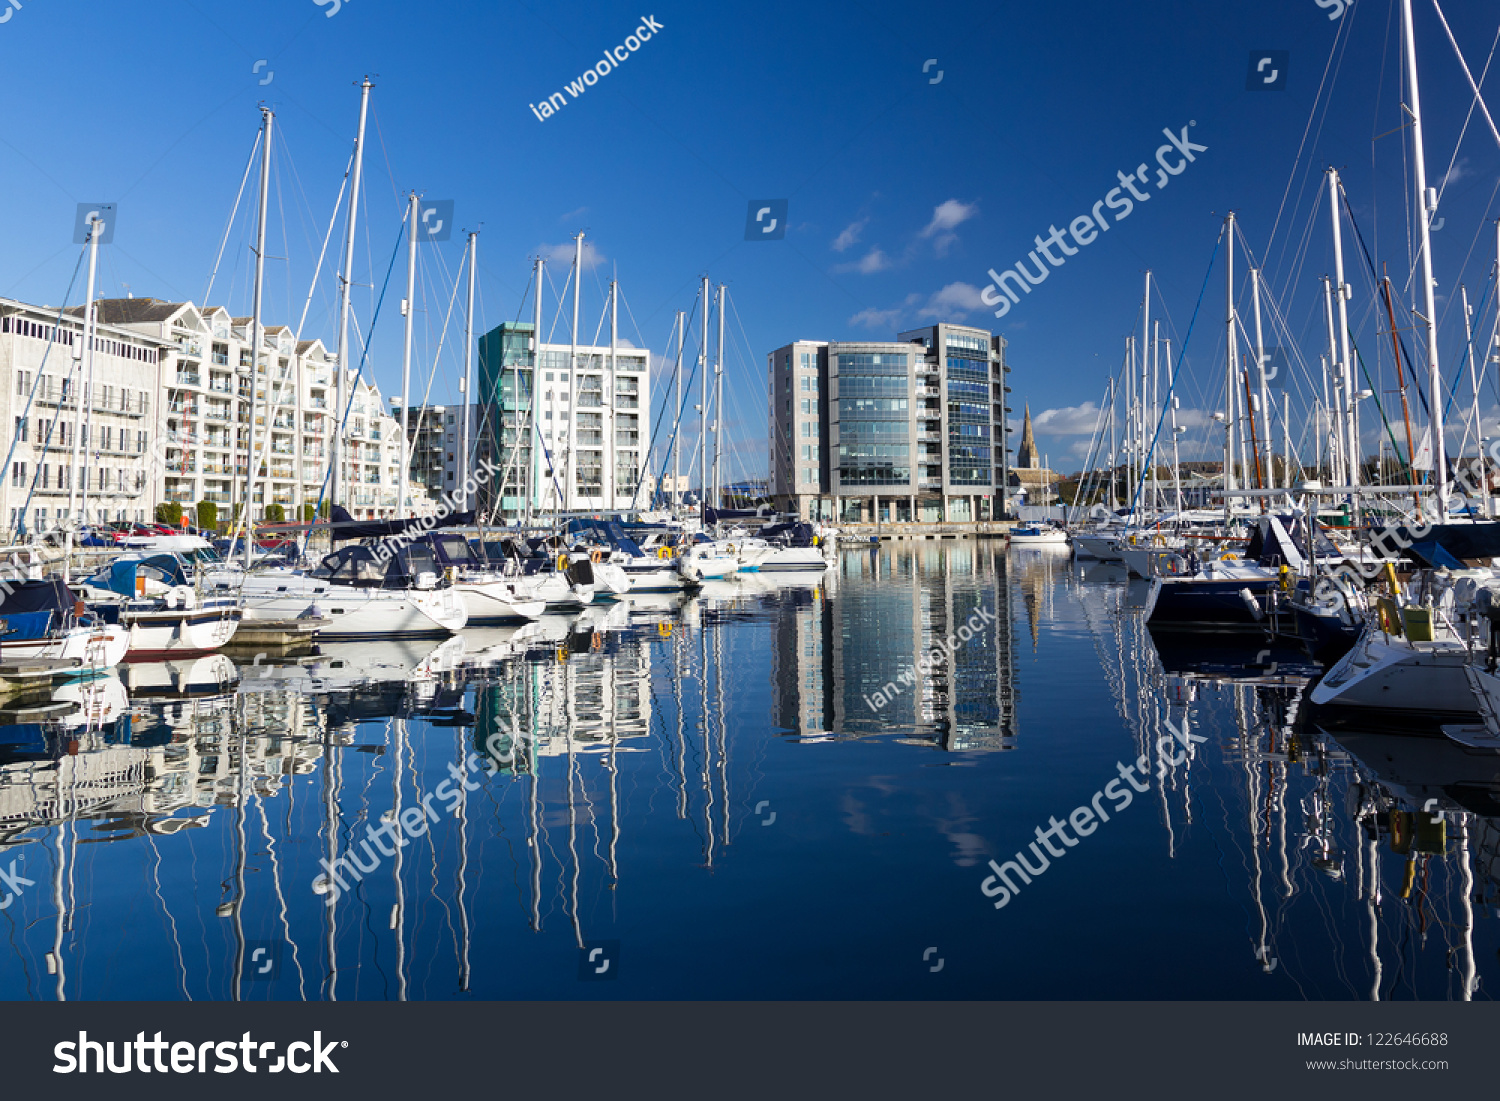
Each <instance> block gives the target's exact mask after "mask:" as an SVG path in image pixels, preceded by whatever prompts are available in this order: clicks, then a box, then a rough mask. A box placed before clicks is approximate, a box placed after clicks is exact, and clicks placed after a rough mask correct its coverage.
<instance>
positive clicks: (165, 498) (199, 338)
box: [0, 298, 431, 531]
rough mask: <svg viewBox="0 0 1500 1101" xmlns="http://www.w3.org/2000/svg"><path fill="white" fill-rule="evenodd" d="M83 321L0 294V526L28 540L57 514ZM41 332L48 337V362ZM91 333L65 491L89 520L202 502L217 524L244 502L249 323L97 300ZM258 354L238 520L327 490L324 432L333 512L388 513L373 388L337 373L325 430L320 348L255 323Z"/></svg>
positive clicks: (388, 471)
mask: <svg viewBox="0 0 1500 1101" xmlns="http://www.w3.org/2000/svg"><path fill="white" fill-rule="evenodd" d="M83 314H84V308H83V307H81V306H79V307H74V308H72V309H70V310H68V311H67V313H66V314H65V315H64V317H63V320H62V322H61V324H60V325H56V320H57V314H56V311H55V310H48V309H46V308H43V307H35V306H28V305H26V304H24V303H19V302H10V301H5V300H0V386H3V390H4V393H5V395H6V399H5V400H6V402H7V404H8V406H9V408H8V409H7V410H6V414H7V415H6V417H5V420H4V422H3V423H4V424H6V425H9V426H10V429H11V433H10V436H9V437H8V439H7V445H8V446H9V447H10V449H11V450H12V452H13V453H12V457H11V460H10V469H9V470H8V471H7V474H6V477H5V485H4V493H5V499H4V500H3V501H0V517H3V518H4V519H5V520H6V522H7V523H8V524H9V527H10V529H11V530H12V531H14V530H16V528H17V525H18V524H19V523H20V521H21V520H22V519H23V518H24V520H25V523H26V526H27V528H28V530H32V531H35V530H38V529H40V528H44V527H46V526H48V525H49V524H50V523H52V522H54V521H56V520H59V519H63V518H65V517H66V514H67V511H68V503H67V502H68V492H69V484H68V474H69V471H70V470H71V457H72V444H73V431H74V422H75V420H76V417H77V412H76V409H75V406H74V405H73V398H72V395H73V394H75V393H77V392H78V390H79V389H80V388H81V387H82V385H83V383H82V381H81V380H82V377H83V371H84V363H83V361H82V355H81V350H82V345H83V339H82V325H83ZM54 325H56V328H57V330H58V335H59V339H58V340H57V342H55V343H54V345H53V347H52V350H51V352H50V353H47V351H46V349H47V335H48V333H49V331H50V329H51V328H52V327H53V326H54ZM98 326H99V343H98V346H97V351H96V354H95V362H94V368H93V370H94V387H93V393H92V395H91V400H90V405H91V407H92V408H91V409H90V410H89V411H88V412H87V416H86V423H85V425H84V433H85V434H86V437H87V438H86V439H85V440H84V448H83V452H84V456H85V458H84V460H83V462H82V463H81V464H80V466H81V467H82V470H83V475H82V477H80V478H79V479H78V482H77V484H78V485H79V486H80V487H82V486H83V485H85V484H86V485H87V488H88V493H89V497H90V502H89V514H90V516H91V517H93V518H94V519H97V520H101V521H102V520H144V519H149V518H151V517H152V516H153V515H154V512H155V508H156V505H157V504H159V503H163V502H172V501H175V502H178V503H180V504H181V505H182V506H183V507H184V509H192V508H193V507H194V506H195V505H196V504H197V503H198V502H200V501H211V502H213V503H214V504H216V505H218V506H219V518H220V519H221V520H228V519H229V518H230V517H231V516H232V515H233V514H234V510H235V506H238V505H242V504H243V500H244V493H245V479H246V474H247V472H248V470H249V462H250V460H249V447H250V421H251V416H252V412H251V393H252V391H251V385H252V379H251V344H252V337H251V331H250V330H251V322H250V319H249V318H244V317H240V318H236V317H232V316H231V315H230V314H229V313H228V311H226V310H224V309H222V308H218V307H209V308H205V309H200V308H198V307H196V306H194V305H193V304H192V303H191V302H180V303H174V302H163V301H160V300H158V299H150V298H124V299H102V300H100V301H99V303H98ZM44 356H45V360H46V361H45V367H44V366H43V358H44ZM257 358H258V363H257V364H256V370H255V375H254V386H255V389H254V395H255V403H256V404H255V412H254V417H255V426H256V451H257V453H258V454H259V455H260V457H261V463H260V472H259V474H258V476H257V484H256V490H255V503H254V507H253V508H252V510H251V514H252V516H253V517H254V518H255V519H262V518H263V517H264V516H265V509H266V507H267V506H268V505H271V504H277V505H281V506H282V508H283V510H284V513H285V515H286V518H287V519H288V520H291V519H295V518H296V517H297V516H298V515H300V514H301V512H302V509H303V506H308V507H311V506H313V505H315V504H316V502H317V501H318V499H319V494H320V492H323V493H325V494H326V490H325V489H324V484H325V477H326V475H327V471H328V463H329V458H330V453H331V452H330V443H329V441H330V440H331V439H332V438H333V435H334V433H335V432H336V431H337V432H338V435H339V437H340V438H341V439H342V440H343V441H344V446H343V455H342V460H343V461H342V464H341V466H342V471H343V482H342V485H341V487H340V493H339V497H340V500H339V501H338V503H339V504H342V505H343V506H344V507H345V508H347V509H348V510H349V511H350V513H351V514H352V515H354V516H355V517H356V518H360V519H367V518H377V517H390V516H394V515H395V512H396V507H397V495H398V489H399V482H398V480H397V479H398V478H399V477H400V475H401V465H402V447H401V441H400V430H399V423H398V422H397V421H395V420H393V419H392V418H391V417H390V416H389V414H387V413H386V411H385V402H384V400H383V399H382V397H381V395H380V391H379V388H378V387H377V386H375V384H374V383H373V382H368V381H366V382H360V383H358V384H356V383H355V381H354V372H353V371H349V372H347V373H346V379H347V383H346V389H345V394H346V401H347V402H348V416H347V418H346V423H345V424H344V425H343V426H342V427H340V426H339V425H337V424H336V423H335V418H336V415H337V414H336V410H335V408H334V406H335V404H336V396H335V386H334V383H335V380H336V375H335V371H336V370H337V364H336V357H335V356H334V355H332V354H330V353H329V352H328V351H327V349H326V348H324V346H323V344H322V342H321V341H319V340H312V341H302V342H301V343H300V344H299V343H297V342H296V340H295V338H294V336H293V334H292V332H291V331H290V330H289V329H287V328H286V327H285V326H267V327H266V328H265V330H264V334H263V340H262V346H261V353H260V355H259V356H258V357H257ZM33 389H34V395H33V396H31V398H30V401H31V410H30V412H29V414H28V415H26V416H25V417H23V415H22V414H23V411H24V410H25V407H26V405H27V401H28V395H32V393H33ZM351 394H352V400H350V397H349V396H350V395H351ZM268 433H269V435H268ZM64 441H66V442H64ZM85 479H87V481H86V482H85ZM410 499H411V500H412V501H413V502H414V506H415V507H417V508H419V509H420V508H422V507H424V506H425V507H431V506H430V504H429V503H428V502H427V499H426V496H425V494H422V493H421V492H420V491H419V490H418V491H413V492H412V494H411V498H410ZM75 508H76V506H75ZM59 510H61V511H59Z"/></svg>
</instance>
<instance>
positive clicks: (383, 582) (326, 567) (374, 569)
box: [313, 543, 443, 589]
mask: <svg viewBox="0 0 1500 1101" xmlns="http://www.w3.org/2000/svg"><path fill="white" fill-rule="evenodd" d="M376 549H377V548H376V547H368V546H357V547H342V548H340V549H339V550H336V551H334V552H333V553H332V554H330V555H328V556H327V557H326V558H324V559H323V564H322V565H321V566H320V567H318V569H317V570H315V571H314V572H313V576H314V577H325V578H327V579H328V580H329V581H330V582H331V583H333V584H335V585H354V586H357V587H359V588H364V589H410V588H412V587H413V586H414V585H415V584H416V581H417V578H418V577H419V576H421V575H422V574H424V573H428V574H432V575H433V576H434V577H438V576H441V575H442V572H443V571H442V569H441V568H439V566H438V564H437V561H436V559H434V557H433V554H432V548H431V547H429V546H428V545H427V544H426V543H413V544H411V545H410V546H406V547H401V548H400V549H398V550H397V551H395V552H394V553H393V554H391V555H390V556H389V557H383V556H382V555H380V554H377V553H376Z"/></svg>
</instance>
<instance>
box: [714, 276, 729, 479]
mask: <svg viewBox="0 0 1500 1101" xmlns="http://www.w3.org/2000/svg"><path fill="white" fill-rule="evenodd" d="M725 290H726V288H725V286H724V284H723V283H720V284H719V352H718V355H717V356H716V357H715V358H714V507H715V508H723V507H724V479H723V473H722V468H721V457H722V454H723V443H724V291H725Z"/></svg>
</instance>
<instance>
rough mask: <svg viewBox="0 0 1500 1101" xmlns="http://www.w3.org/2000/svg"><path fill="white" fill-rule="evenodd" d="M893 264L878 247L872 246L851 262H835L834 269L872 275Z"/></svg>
mask: <svg viewBox="0 0 1500 1101" xmlns="http://www.w3.org/2000/svg"><path fill="white" fill-rule="evenodd" d="M894 266H895V264H894V263H893V262H892V260H891V258H890V257H889V256H887V255H886V254H885V253H884V252H883V251H881V250H880V249H879V248H872V249H871V250H870V251H869V252H867V253H865V254H864V255H863V256H861V257H860V258H859V259H858V260H856V261H854V263H852V264H835V265H834V268H833V270H834V271H857V272H859V273H860V274H861V275H874V274H875V273H876V272H877V271H885V270H886V269H887V268H890V267H894Z"/></svg>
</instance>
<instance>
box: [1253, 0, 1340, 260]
mask: <svg viewBox="0 0 1500 1101" xmlns="http://www.w3.org/2000/svg"><path fill="white" fill-rule="evenodd" d="M1345 14H1348V13H1347V12H1346V13H1345ZM1353 23H1354V20H1353V19H1341V20H1339V27H1338V30H1337V31H1335V32H1334V36H1333V44H1332V45H1331V46H1330V47H1329V49H1328V60H1327V61H1326V62H1324V64H1323V76H1322V77H1321V78H1320V79H1319V81H1318V91H1317V93H1316V95H1314V97H1313V107H1312V110H1311V111H1309V112H1308V115H1307V125H1306V126H1305V127H1303V130H1302V140H1301V141H1300V142H1298V144H1297V154H1296V156H1295V157H1294V158H1293V160H1292V165H1293V168H1292V174H1291V175H1290V176H1288V177H1287V182H1286V189H1285V190H1284V191H1283V192H1282V195H1281V205H1280V206H1278V207H1277V208H1276V217H1275V218H1274V219H1273V220H1272V222H1271V233H1270V235H1269V236H1268V237H1267V238H1266V251H1267V252H1268V253H1269V252H1270V250H1271V246H1272V244H1273V243H1274V242H1275V240H1276V231H1277V230H1278V229H1279V228H1280V226H1281V215H1282V212H1283V211H1284V210H1285V209H1286V202H1287V198H1288V196H1290V195H1291V192H1292V181H1293V180H1294V179H1295V178H1296V173H1297V170H1296V165H1298V164H1300V163H1301V161H1302V151H1303V150H1304V149H1305V148H1307V138H1308V134H1309V133H1310V132H1311V131H1312V127H1313V119H1314V117H1315V116H1316V115H1317V113H1318V101H1319V100H1321V99H1322V98H1323V89H1324V88H1325V86H1328V83H1329V73H1328V70H1329V69H1330V68H1333V69H1334V72H1333V81H1334V82H1335V83H1337V81H1338V66H1342V64H1343V52H1342V51H1343V50H1344V49H1347V48H1348V44H1349V38H1350V36H1351V34H1352V32H1351V31H1350V30H1349V29H1348V28H1350V27H1352V26H1353ZM1341 36H1342V45H1341V43H1340V37H1341ZM1335 56H1337V57H1338V65H1337V66H1336V65H1335V61H1334V59H1335ZM1328 92H1329V95H1328V102H1327V103H1325V104H1324V105H1323V115H1324V118H1325V119H1326V118H1327V115H1328V108H1329V105H1330V104H1331V103H1332V101H1333V89H1332V88H1331V87H1329V88H1328ZM1321 130H1322V126H1321V124H1320V125H1319V132H1320V133H1321Z"/></svg>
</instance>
